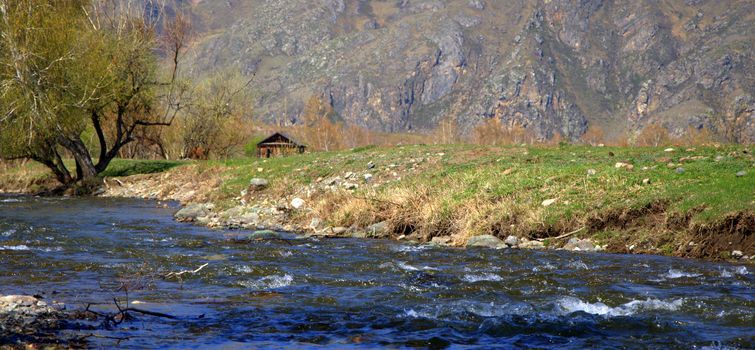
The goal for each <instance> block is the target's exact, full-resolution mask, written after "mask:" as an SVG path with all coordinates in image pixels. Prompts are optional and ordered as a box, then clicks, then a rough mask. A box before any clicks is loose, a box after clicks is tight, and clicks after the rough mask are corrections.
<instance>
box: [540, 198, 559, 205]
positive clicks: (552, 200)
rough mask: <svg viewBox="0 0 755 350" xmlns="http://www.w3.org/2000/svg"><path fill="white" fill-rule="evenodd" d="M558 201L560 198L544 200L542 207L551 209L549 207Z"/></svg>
mask: <svg viewBox="0 0 755 350" xmlns="http://www.w3.org/2000/svg"><path fill="white" fill-rule="evenodd" d="M557 200H558V198H551V199H546V200H544V201H543V203H541V204H542V206H544V207H549V206H551V205H553V203H556V201H557Z"/></svg>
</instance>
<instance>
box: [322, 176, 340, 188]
mask: <svg viewBox="0 0 755 350" xmlns="http://www.w3.org/2000/svg"><path fill="white" fill-rule="evenodd" d="M325 184H326V185H328V186H338V185H340V184H341V178H340V177H338V176H336V177H331V178H329V179H326V180H325Z"/></svg>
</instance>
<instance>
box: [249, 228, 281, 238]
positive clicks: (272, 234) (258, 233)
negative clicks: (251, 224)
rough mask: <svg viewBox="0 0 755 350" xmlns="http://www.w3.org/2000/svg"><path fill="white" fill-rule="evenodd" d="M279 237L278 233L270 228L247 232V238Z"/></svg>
mask: <svg viewBox="0 0 755 350" xmlns="http://www.w3.org/2000/svg"><path fill="white" fill-rule="evenodd" d="M280 237H281V235H280V233H278V232H275V231H272V230H257V231H254V232H252V233H250V234H249V239H275V238H280Z"/></svg>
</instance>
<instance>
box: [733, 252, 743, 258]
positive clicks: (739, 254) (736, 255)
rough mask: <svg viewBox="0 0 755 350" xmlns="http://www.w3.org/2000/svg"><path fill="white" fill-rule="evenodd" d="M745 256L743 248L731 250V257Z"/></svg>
mask: <svg viewBox="0 0 755 350" xmlns="http://www.w3.org/2000/svg"><path fill="white" fill-rule="evenodd" d="M743 256H744V253H742V251H741V250H734V251H732V252H731V257H732V258H734V259H741V258H742V257H743Z"/></svg>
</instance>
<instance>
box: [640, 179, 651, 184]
mask: <svg viewBox="0 0 755 350" xmlns="http://www.w3.org/2000/svg"><path fill="white" fill-rule="evenodd" d="M642 184H643V185H650V179H642Z"/></svg>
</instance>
